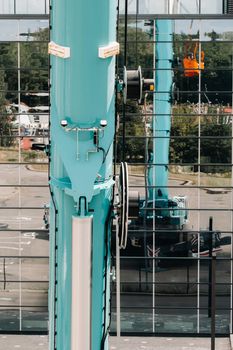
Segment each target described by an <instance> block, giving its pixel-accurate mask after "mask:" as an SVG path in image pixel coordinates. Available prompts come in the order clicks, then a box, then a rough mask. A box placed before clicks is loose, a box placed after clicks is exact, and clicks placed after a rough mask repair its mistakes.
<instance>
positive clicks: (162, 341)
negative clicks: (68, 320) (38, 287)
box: [0, 335, 231, 350]
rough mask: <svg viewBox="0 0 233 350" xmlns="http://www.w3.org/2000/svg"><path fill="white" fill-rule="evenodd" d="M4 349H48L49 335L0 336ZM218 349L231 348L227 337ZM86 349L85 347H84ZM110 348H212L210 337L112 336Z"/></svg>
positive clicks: (225, 349) (219, 343)
mask: <svg viewBox="0 0 233 350" xmlns="http://www.w3.org/2000/svg"><path fill="white" fill-rule="evenodd" d="M0 349H2V350H15V349H22V350H48V337H47V336H28V335H26V336H25V335H24V336H22V335H21V336H18V335H13V336H12V335H2V336H0ZM215 349H216V350H231V347H230V341H229V339H227V338H218V339H216V348H215ZM64 350H65V349H64ZM83 350H84V349H83ZM109 350H210V339H208V338H167V337H164V338H161V337H159V338H137V337H131V338H129V337H127V338H125V337H122V338H120V339H117V338H116V337H111V338H110V346H109Z"/></svg>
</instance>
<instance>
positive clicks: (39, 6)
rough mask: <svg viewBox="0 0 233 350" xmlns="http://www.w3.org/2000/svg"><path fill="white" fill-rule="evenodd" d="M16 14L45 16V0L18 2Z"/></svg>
mask: <svg viewBox="0 0 233 350" xmlns="http://www.w3.org/2000/svg"><path fill="white" fill-rule="evenodd" d="M16 13H19V14H20V13H22V14H43V13H45V0H18V1H17V2H16Z"/></svg>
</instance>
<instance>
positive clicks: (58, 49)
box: [49, 41, 70, 58]
mask: <svg viewBox="0 0 233 350" xmlns="http://www.w3.org/2000/svg"><path fill="white" fill-rule="evenodd" d="M49 54H50V55H54V56H57V57H61V58H69V57H70V48H69V47H65V46H60V45H57V44H56V43H55V42H53V41H51V42H50V43H49Z"/></svg>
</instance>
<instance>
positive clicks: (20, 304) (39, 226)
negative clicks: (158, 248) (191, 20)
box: [0, 0, 49, 332]
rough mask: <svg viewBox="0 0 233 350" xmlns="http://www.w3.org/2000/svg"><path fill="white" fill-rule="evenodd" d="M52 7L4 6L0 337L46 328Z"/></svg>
mask: <svg viewBox="0 0 233 350" xmlns="http://www.w3.org/2000/svg"><path fill="white" fill-rule="evenodd" d="M48 6H49V5H48V1H45V0H42V1H41V0H36V1H32V0H30V1H27V0H25V1H22V0H19V1H11V0H7V1H5V0H1V1H0V17H1V19H0V174H1V175H0V188H1V195H0V230H1V237H0V332H6V331H11V332H47V326H48V280H49V272H48V260H49V236H48V220H47V219H48V203H49V190H48V159H47V156H46V154H45V152H44V147H45V145H46V144H48V128H49V59H48V54H47V46H48V40H49V21H48V16H47V15H46V14H48V10H49V8H48ZM15 14H22V19H19V17H18V16H17V18H14V15H15ZM30 14H40V15H41V19H38V18H36V16H33V15H32V16H30ZM4 15H12V16H11V17H10V18H9V16H8V17H6V18H4ZM24 15H28V16H27V19H25V18H24ZM43 15H44V18H43ZM7 18H8V19H7Z"/></svg>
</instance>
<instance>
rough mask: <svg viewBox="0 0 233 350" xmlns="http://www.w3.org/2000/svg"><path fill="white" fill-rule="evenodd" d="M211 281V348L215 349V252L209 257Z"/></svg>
mask: <svg viewBox="0 0 233 350" xmlns="http://www.w3.org/2000/svg"><path fill="white" fill-rule="evenodd" d="M211 265H212V283H211V350H215V317H216V316H215V313H216V300H215V297H216V254H215V253H213V256H212V259H211Z"/></svg>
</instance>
